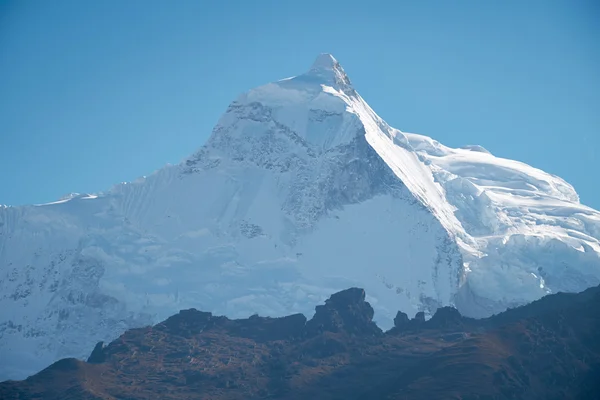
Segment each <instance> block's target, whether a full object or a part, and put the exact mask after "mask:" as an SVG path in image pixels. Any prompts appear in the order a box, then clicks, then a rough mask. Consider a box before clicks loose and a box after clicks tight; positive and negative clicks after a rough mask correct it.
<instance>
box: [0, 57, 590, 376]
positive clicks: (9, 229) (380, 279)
mask: <svg viewBox="0 0 600 400" xmlns="http://www.w3.org/2000/svg"><path fill="white" fill-rule="evenodd" d="M598 284H600V212H598V211H596V210H593V209H591V208H589V207H586V206H584V205H582V204H580V201H579V198H578V195H577V193H576V192H575V190H574V189H573V187H572V186H571V185H569V184H568V183H567V182H565V181H564V180H562V179H561V178H559V177H556V176H553V175H550V174H547V173H545V172H543V171H541V170H539V169H536V168H533V167H531V166H528V165H526V164H523V163H520V162H517V161H512V160H507V159H502V158H498V157H495V156H494V155H493V154H491V153H490V152H489V151H487V150H486V149H484V148H482V147H480V146H476V145H471V146H465V147H463V148H459V149H453V148H449V147H446V146H444V145H442V144H441V143H439V142H437V141H435V140H433V139H431V138H429V137H427V136H422V135H417V134H412V133H407V132H402V131H400V130H398V129H395V128H393V127H391V126H389V125H388V124H387V123H386V122H385V121H384V120H383V119H381V118H380V117H379V116H378V115H377V114H376V113H375V112H374V111H373V110H372V109H371V108H370V107H369V106H368V104H367V103H366V102H365V101H364V100H363V99H362V97H361V96H360V95H359V94H358V93H357V92H356V90H355V89H354V88H353V86H352V84H351V82H350V80H349V78H348V76H347V75H346V73H345V72H344V70H343V68H342V67H341V66H340V64H339V63H338V62H337V61H336V60H335V59H334V58H333V57H332V56H331V55H329V54H322V55H320V56H319V57H318V58H317V60H316V61H315V63H314V64H313V65H312V67H311V68H310V69H309V70H308V72H306V73H304V74H301V75H298V76H295V77H292V78H287V79H283V80H280V81H276V82H272V83H269V84H267V85H264V86H261V87H258V88H255V89H252V90H250V91H248V92H246V93H244V94H242V95H241V96H239V97H238V98H237V99H236V100H235V101H234V102H233V103H231V105H230V106H229V107H228V109H227V110H226V112H225V114H224V115H223V116H222V117H221V119H220V120H219V122H218V123H217V125H216V127H215V128H214V130H213V133H212V135H211V136H210V138H209V140H208V141H207V143H206V144H205V145H204V146H202V147H201V148H200V149H199V150H198V151H197V152H195V153H194V154H192V155H191V156H190V157H188V158H186V159H185V160H183V161H182V162H181V163H180V164H178V165H168V166H167V167H165V168H162V169H160V170H158V171H156V172H154V173H153V174H152V175H149V176H147V177H143V178H140V179H138V180H136V181H134V182H130V183H122V184H119V185H116V186H114V187H113V188H111V189H109V190H107V191H105V192H99V193H95V194H77V193H73V194H70V195H67V196H65V197H63V198H61V199H60V200H58V201H56V202H53V203H49V204H41V205H28V206H18V207H7V206H0V359H1V360H2V363H0V380H2V379H9V378H10V379H22V378H25V377H26V376H28V375H30V374H32V373H35V372H37V371H38V370H40V369H42V368H43V367H45V366H47V365H48V364H50V363H52V362H54V361H56V360H57V359H59V358H63V357H79V358H82V357H85V356H87V355H88V354H89V352H90V350H91V349H92V348H93V346H94V344H95V343H96V342H98V341H100V340H103V341H110V340H112V339H114V338H116V337H118V336H119V335H120V334H121V333H122V332H124V331H125V330H126V329H129V328H134V327H141V326H146V325H150V324H154V323H156V322H158V321H160V320H162V319H164V318H166V317H168V316H169V315H171V314H173V313H175V312H177V311H179V310H180V309H185V308H192V307H193V308H197V309H202V310H207V311H211V312H213V313H215V314H223V315H227V316H229V317H231V318H240V317H248V316H250V315H252V314H255V313H258V314H260V315H268V316H281V315H288V314H291V313H296V312H301V313H304V314H305V315H307V316H311V315H312V314H313V310H314V306H315V305H317V304H320V303H321V302H323V301H324V300H325V299H326V298H327V297H328V296H329V295H330V294H331V293H334V292H336V291H339V290H343V289H346V288H348V287H351V286H358V287H362V288H364V289H366V292H367V293H368V294H369V295H370V296H369V298H368V301H369V302H370V303H371V304H372V305H373V307H374V309H375V320H376V321H377V323H378V324H379V325H380V326H381V327H383V328H388V327H390V326H392V324H393V323H392V320H393V317H394V315H395V314H396V311H398V310H402V311H404V312H406V313H408V314H415V313H416V312H417V311H424V312H425V313H426V314H428V315H431V314H432V313H433V312H435V310H436V309H437V308H438V307H440V306H445V305H454V306H456V307H457V308H458V309H459V310H460V311H461V313H463V314H465V315H468V316H473V317H484V316H488V315H491V314H493V313H497V312H500V311H503V310H505V309H506V308H509V307H514V306H517V305H521V304H525V303H527V302H530V301H533V300H535V299H538V298H540V297H542V296H544V295H546V294H548V293H554V292H558V291H567V292H574V291H580V290H583V289H585V288H587V287H590V286H593V285H598Z"/></svg>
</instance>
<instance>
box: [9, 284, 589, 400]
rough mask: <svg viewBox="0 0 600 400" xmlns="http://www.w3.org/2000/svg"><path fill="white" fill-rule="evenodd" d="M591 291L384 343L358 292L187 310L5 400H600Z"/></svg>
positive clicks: (400, 331)
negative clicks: (294, 309)
mask: <svg viewBox="0 0 600 400" xmlns="http://www.w3.org/2000/svg"><path fill="white" fill-rule="evenodd" d="M598 307H600V287H595V288H593V289H588V290H587V291H586V292H584V293H579V294H572V295H565V294H558V295H549V296H547V297H544V298H543V299H541V300H539V301H536V302H535V303H533V304H529V305H526V306H523V307H520V308H516V309H513V310H510V311H507V312H505V313H502V314H500V315H497V316H494V317H491V318H488V319H482V320H477V319H470V318H465V317H462V316H461V315H460V314H459V313H458V311H457V310H456V309H453V308H448V307H444V308H440V309H438V310H437V312H436V314H435V315H434V316H433V318H431V319H430V320H428V321H425V320H423V319H422V314H420V315H417V317H416V318H415V319H412V320H409V319H408V317H407V316H406V314H403V313H398V315H397V317H396V326H395V327H394V328H393V329H392V330H390V331H389V332H386V333H383V332H382V331H381V330H380V329H379V328H378V327H377V326H376V325H375V324H374V323H373V322H372V318H373V308H372V307H371V306H370V304H369V303H367V302H365V292H364V291H363V290H362V289H356V288H354V289H348V290H345V291H343V292H339V293H336V294H334V295H333V296H331V297H330V299H329V300H327V301H326V303H325V304H324V305H320V306H317V308H316V313H315V315H314V317H313V318H312V319H311V320H308V321H307V319H306V317H304V316H303V315H301V314H296V315H291V316H288V317H282V318H275V319H273V318H265V317H259V316H253V317H250V318H248V319H243V320H230V319H227V318H225V317H216V316H213V315H212V314H211V313H207V312H200V311H197V310H195V309H190V310H184V311H181V312H180V313H179V314H177V315H174V316H172V317H170V318H168V319H167V320H166V321H164V322H162V323H160V324H158V325H155V326H153V327H146V328H141V329H133V330H129V331H127V332H126V333H125V334H123V335H122V336H121V337H119V338H118V339H116V340H115V341H113V342H112V343H110V344H109V345H108V346H104V345H103V344H102V343H98V345H97V346H96V347H95V348H94V351H93V352H92V354H91V356H90V357H89V359H88V361H87V362H83V361H79V360H76V359H64V360H60V361H58V362H56V363H54V364H53V365H51V366H50V367H48V368H46V369H45V370H43V371H42V372H40V373H38V374H36V375H34V376H32V377H30V378H28V379H27V380H25V381H20V382H15V381H8V382H4V383H1V384H0V397H1V398H2V399H6V400H10V399H22V400H30V399H38V398H43V399H46V400H52V399H66V398H70V399H82V400H83V399H129V400H142V399H156V398H158V397H160V398H161V399H173V400H175V399H213V400H218V399H240V400H241V399H265V398H269V399H308V398H311V399H323V400H325V399H341V398H343V399H404V400H410V399H431V400H435V399H440V400H441V399H444V400H445V399H497V400H500V399H515V400H516V399H528V400H529V399H557V400H558V399H581V400H583V399H597V398H598V397H597V396H598V395H599V394H600V386H599V385H598V382H599V378H600V336H598V331H599V330H600V313H597V312H595V310H597V309H598Z"/></svg>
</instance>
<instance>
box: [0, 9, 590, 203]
mask: <svg viewBox="0 0 600 400" xmlns="http://www.w3.org/2000/svg"><path fill="white" fill-rule="evenodd" d="M599 19H600V2H598V1H596V0H564V1H554V0H541V1H537V0H526V1H514V0H505V1H480V0H477V1H466V0H465V1H463V0H457V1H442V0H439V1H410V2H406V1H400V0H396V1H387V2H383V1H368V2H364V1H362V2H358V1H356V2H354V1H349V0H347V1H334V0H320V1H309V0H303V1H300V2H298V1H292V0H289V1H286V0H282V1H267V0H260V1H242V0H237V1H233V0H231V1H201V0H194V1H185V0H178V1H160V2H159V1H152V0H137V1H136V0H127V1H120V0H119V1H117V0H103V1H91V0H81V1H79V0H73V1H62V0H54V1H42V0H37V1H29V0H15V1H6V0H0V204H10V205H19V204H25V203H41V202H48V201H52V200H55V199H57V198H58V197H60V196H62V195H64V194H67V193H69V192H97V191H102V190H105V189H108V188H109V187H110V186H112V184H114V183H118V182H121V181H130V180H133V179H135V178H137V177H138V176H141V175H148V174H150V173H151V172H152V171H154V170H156V169H158V168H160V167H161V166H163V165H165V164H166V163H177V162H179V161H181V159H183V158H184V157H185V156H187V155H189V154H191V153H192V152H193V151H194V150H196V149H197V148H199V147H200V146H201V145H202V144H203V143H204V141H205V140H206V139H207V137H208V136H209V134H210V133H211V129H212V127H213V126H214V124H215V123H216V121H217V119H218V118H219V116H220V115H221V114H222V113H223V112H224V111H225V109H226V107H227V105H228V104H229V102H231V101H232V100H233V99H234V98H235V97H236V96H237V95H238V94H240V93H241V92H243V91H245V90H247V89H250V88H252V87H255V86H258V85H260V84H264V83H267V82H269V81H274V80H277V79H280V78H285V77H288V76H292V75H297V74H300V73H302V72H304V71H305V70H307V69H308V68H309V67H310V65H311V64H312V62H313V60H314V58H315V57H316V56H317V55H318V54H319V53H322V52H329V53H332V54H333V55H334V56H335V57H336V58H337V59H338V60H339V61H340V63H341V64H342V65H343V67H344V68H345V70H346V72H347V73H348V75H349V76H350V79H351V80H352V81H353V83H354V86H355V88H356V89H357V90H358V91H359V93H361V95H362V96H363V97H364V98H365V100H366V101H367V102H368V103H369V104H370V105H371V107H373V109H375V111H376V112H377V113H378V114H379V115H380V116H381V117H383V118H384V119H385V120H386V121H387V122H388V123H390V125H392V126H394V127H396V128H398V129H401V130H404V131H408V132H416V133H421V134H426V135H428V136H431V137H433V138H435V139H437V140H439V141H440V142H442V143H444V144H446V145H449V146H454V147H456V146H462V145H466V144H480V145H482V146H484V147H486V148H487V149H488V150H490V151H491V152H492V153H494V154H496V155H499V156H503V157H507V158H513V159H517V160H520V161H524V162H527V163H529V164H531V165H533V166H536V167H538V168H541V169H544V170H546V171H548V172H551V173H554V174H557V175H559V176H561V177H563V178H565V179H566V180H567V181H569V182H570V183H572V184H573V185H574V186H575V188H576V189H577V190H578V192H579V193H580V196H581V198H582V202H583V203H585V204H588V205H591V206H593V207H595V208H600V166H599V164H600V159H599V158H598V157H600V26H599V25H598V23H597V21H598V20H599Z"/></svg>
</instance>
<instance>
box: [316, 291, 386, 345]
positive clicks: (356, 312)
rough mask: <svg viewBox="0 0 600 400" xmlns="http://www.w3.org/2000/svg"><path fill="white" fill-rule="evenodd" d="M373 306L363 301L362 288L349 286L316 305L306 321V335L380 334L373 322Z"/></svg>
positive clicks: (363, 293)
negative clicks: (324, 333) (323, 333)
mask: <svg viewBox="0 0 600 400" xmlns="http://www.w3.org/2000/svg"><path fill="white" fill-rule="evenodd" d="M373 315H374V311H373V307H371V305H370V304H369V303H368V302H366V301H365V291H364V290H363V289H358V288H351V289H347V290H344V291H342V292H339V293H336V294H334V295H333V296H331V297H330V298H329V299H328V300H327V301H326V302H325V305H321V306H317V307H316V313H315V315H314V317H313V318H312V319H311V320H310V321H309V322H308V324H307V326H306V331H307V334H308V335H316V334H319V333H322V332H341V331H343V332H348V333H352V334H357V335H380V334H382V331H381V329H379V327H377V325H376V324H375V323H374V322H373Z"/></svg>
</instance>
